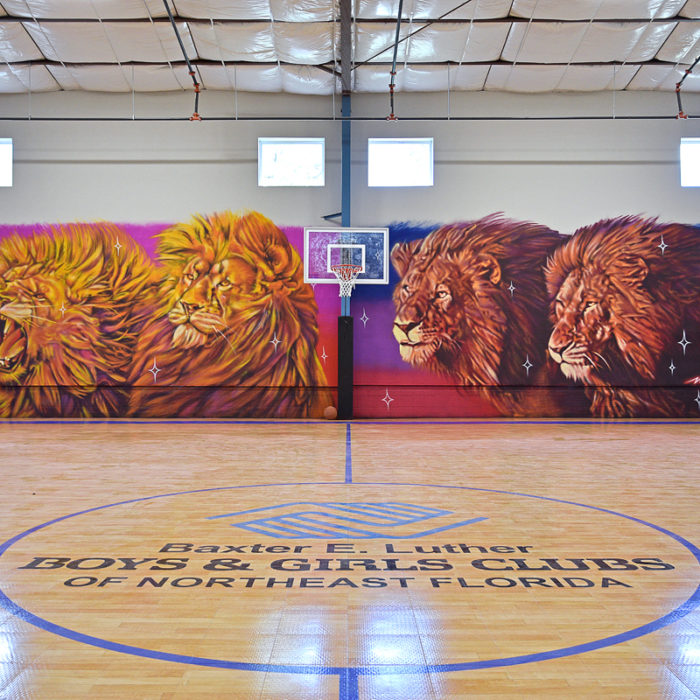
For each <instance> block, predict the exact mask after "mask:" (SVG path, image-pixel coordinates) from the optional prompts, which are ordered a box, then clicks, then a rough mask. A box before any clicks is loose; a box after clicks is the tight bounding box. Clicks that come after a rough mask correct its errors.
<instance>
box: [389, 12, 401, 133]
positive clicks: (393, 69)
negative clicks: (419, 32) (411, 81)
mask: <svg viewBox="0 0 700 700" xmlns="http://www.w3.org/2000/svg"><path fill="white" fill-rule="evenodd" d="M402 10H403V0H399V11H398V13H397V16H396V36H395V37H394V56H393V58H392V59H391V80H390V81H389V116H388V117H387V121H390V122H395V121H396V115H395V114H394V87H396V56H397V54H398V52H399V37H400V32H401V12H402Z"/></svg>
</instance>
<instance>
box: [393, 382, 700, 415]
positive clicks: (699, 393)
mask: <svg viewBox="0 0 700 700" xmlns="http://www.w3.org/2000/svg"><path fill="white" fill-rule="evenodd" d="M698 395H700V391H699V392H698ZM393 400H394V399H392V398H391V396H389V387H387V389H386V394H384V398H383V399H382V401H383V402H384V403H385V404H386V410H387V411H388V410H389V409H390V408H391V402H392V401H393Z"/></svg>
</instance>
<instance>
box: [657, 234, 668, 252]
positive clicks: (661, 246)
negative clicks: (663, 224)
mask: <svg viewBox="0 0 700 700" xmlns="http://www.w3.org/2000/svg"><path fill="white" fill-rule="evenodd" d="M656 247H657V248H661V255H663V254H664V253H665V252H666V248H668V245H666V242H665V241H664V237H663V234H662V235H661V243H659V245H658V246H656Z"/></svg>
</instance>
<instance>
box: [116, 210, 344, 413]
mask: <svg viewBox="0 0 700 700" xmlns="http://www.w3.org/2000/svg"><path fill="white" fill-rule="evenodd" d="M159 238H160V242H159V245H158V258H159V261H160V263H161V264H162V265H163V267H164V281H163V283H162V286H161V297H162V302H163V303H162V305H161V310H160V313H159V314H158V316H157V318H155V319H154V320H153V322H152V323H151V324H149V326H148V327H147V328H146V330H145V332H144V333H143V334H142V336H141V337H140V338H139V342H138V347H137V352H136V361H135V363H134V366H133V369H132V372H131V383H132V384H133V386H134V389H133V394H132V399H131V403H130V408H129V413H130V414H131V415H136V416H173V415H175V416H208V417H225V416H239V417H240V416H246V417H267V416H279V417H320V415H321V413H322V411H323V409H324V408H325V407H326V406H328V405H329V404H330V403H331V399H330V396H329V393H328V390H327V388H326V378H325V375H324V372H323V368H322V366H321V363H320V360H319V358H318V355H317V353H316V342H317V340H318V322H317V314H318V308H317V306H316V301H315V299H314V294H313V290H312V288H311V286H310V285H308V284H305V283H304V279H303V268H302V262H301V259H300V257H299V255H298V253H297V252H296V250H295V249H294V248H293V247H292V246H291V245H290V244H289V241H288V240H287V237H286V236H285V234H284V233H283V232H282V231H281V230H280V229H279V228H277V226H275V225H274V224H273V223H272V221H270V220H269V219H267V218H265V217H264V216H263V215H261V214H259V213H257V212H250V213H244V214H234V213H232V212H223V213H218V214H214V215H212V216H209V217H204V216H195V217H194V218H193V219H192V220H191V221H190V222H189V223H181V224H178V225H175V226H173V227H171V228H169V229H167V230H166V231H164V232H163V233H161V234H160V235H159Z"/></svg>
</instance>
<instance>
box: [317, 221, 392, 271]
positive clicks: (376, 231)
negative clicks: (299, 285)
mask: <svg viewBox="0 0 700 700" xmlns="http://www.w3.org/2000/svg"><path fill="white" fill-rule="evenodd" d="M338 264H350V265H358V266H360V267H361V268H362V269H361V271H360V273H359V275H358V276H357V279H356V280H355V284H388V283H389V229H388V228H337V227H336V228H305V229H304V281H305V282H308V283H310V284H338V279H337V277H336V275H335V273H334V272H333V270H332V269H331V268H332V267H333V266H335V265H338Z"/></svg>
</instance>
